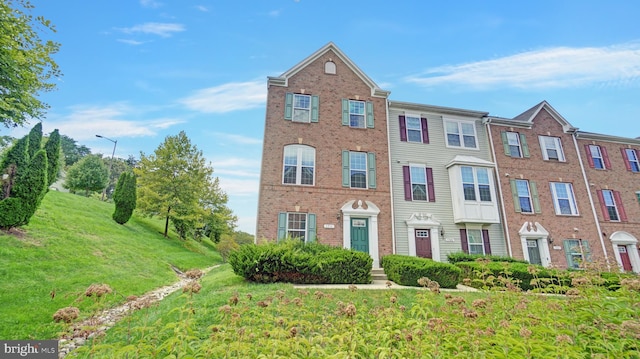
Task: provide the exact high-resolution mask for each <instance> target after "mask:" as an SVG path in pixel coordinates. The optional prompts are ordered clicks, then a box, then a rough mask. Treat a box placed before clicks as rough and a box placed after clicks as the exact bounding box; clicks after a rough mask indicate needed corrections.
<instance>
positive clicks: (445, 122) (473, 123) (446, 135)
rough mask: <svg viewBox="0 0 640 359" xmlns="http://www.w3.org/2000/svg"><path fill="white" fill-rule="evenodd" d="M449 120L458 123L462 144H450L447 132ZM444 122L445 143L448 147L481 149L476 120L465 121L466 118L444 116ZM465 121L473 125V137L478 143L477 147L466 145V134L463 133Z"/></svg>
mask: <svg viewBox="0 0 640 359" xmlns="http://www.w3.org/2000/svg"><path fill="white" fill-rule="evenodd" d="M449 122H452V123H456V124H457V125H458V131H459V132H458V135H459V136H460V146H454V145H450V144H449V133H448V132H447V123H449ZM443 123H444V143H445V146H446V147H448V148H459V149H463V150H476V151H478V150H480V144H479V143H478V129H477V128H476V121H465V120H455V119H452V118H444V119H443ZM463 123H466V124H470V125H471V126H472V127H473V138H474V140H475V143H476V146H475V147H467V146H465V145H464V135H463V133H462V124H463Z"/></svg>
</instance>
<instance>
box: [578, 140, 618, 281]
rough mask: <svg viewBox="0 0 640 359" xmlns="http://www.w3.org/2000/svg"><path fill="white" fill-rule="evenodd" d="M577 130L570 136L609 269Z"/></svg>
mask: <svg viewBox="0 0 640 359" xmlns="http://www.w3.org/2000/svg"><path fill="white" fill-rule="evenodd" d="M577 135H578V134H577V131H575V130H574V131H573V133H572V134H571V138H573V145H574V146H575V148H576V153H577V154H578V161H580V169H581V170H582V178H583V180H584V185H585V187H586V188H587V194H588V195H589V204H591V212H592V214H593V219H594V220H595V222H596V228H597V229H598V237H599V238H600V244H601V245H602V252H603V253H604V261H605V262H607V269H608V270H609V271H611V264H610V263H609V256H608V255H607V247H606V245H605V244H604V238H603V237H602V228H601V227H600V221H599V220H598V213H597V212H596V205H595V203H594V202H593V196H592V195H591V189H590V188H589V180H588V178H587V172H586V171H585V169H584V163H582V155H581V154H580V149H579V148H578V140H577V139H576V136H577Z"/></svg>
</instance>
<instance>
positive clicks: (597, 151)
mask: <svg viewBox="0 0 640 359" xmlns="http://www.w3.org/2000/svg"><path fill="white" fill-rule="evenodd" d="M589 152H591V159H592V160H593V168H595V169H599V170H604V169H606V168H605V167H606V166H605V164H604V157H602V149H601V148H600V146H598V145H589Z"/></svg>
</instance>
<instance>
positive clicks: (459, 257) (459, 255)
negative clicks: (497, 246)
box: [447, 252, 529, 264]
mask: <svg viewBox="0 0 640 359" xmlns="http://www.w3.org/2000/svg"><path fill="white" fill-rule="evenodd" d="M478 259H487V260H490V261H492V262H510V263H525V264H528V263H529V262H527V261H525V260H522V259H516V258H512V257H506V256H504V257H503V256H496V255H486V254H469V253H464V252H455V253H449V254H447V261H448V262H449V263H451V264H456V263H458V262H473V261H475V260H478Z"/></svg>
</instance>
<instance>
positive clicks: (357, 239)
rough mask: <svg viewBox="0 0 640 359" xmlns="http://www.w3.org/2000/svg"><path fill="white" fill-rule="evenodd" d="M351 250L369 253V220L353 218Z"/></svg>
mask: <svg viewBox="0 0 640 359" xmlns="http://www.w3.org/2000/svg"><path fill="white" fill-rule="evenodd" d="M351 249H355V250H357V251H360V252H365V253H369V226H368V219H367V218H351Z"/></svg>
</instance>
